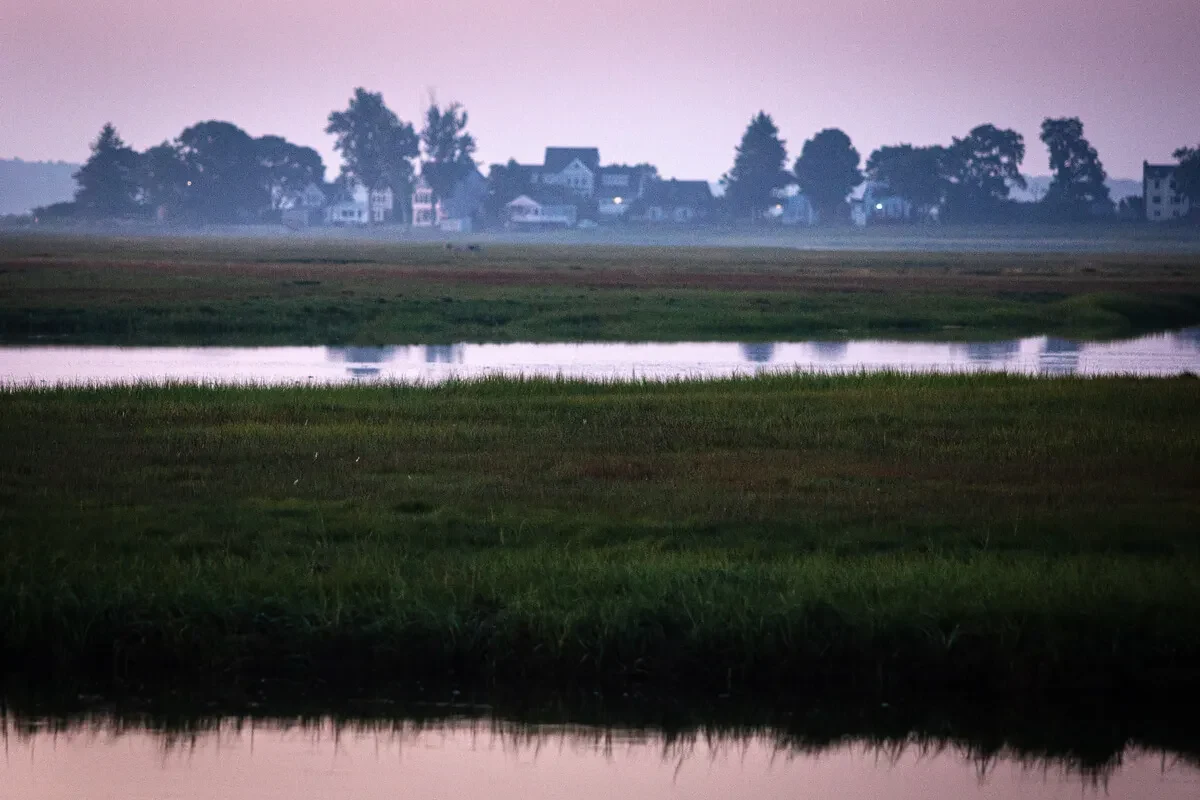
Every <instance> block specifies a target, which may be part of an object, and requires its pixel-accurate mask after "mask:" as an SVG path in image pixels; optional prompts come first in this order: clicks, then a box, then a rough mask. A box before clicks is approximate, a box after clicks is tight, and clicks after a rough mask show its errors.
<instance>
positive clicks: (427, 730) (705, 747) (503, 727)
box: [3, 717, 1200, 800]
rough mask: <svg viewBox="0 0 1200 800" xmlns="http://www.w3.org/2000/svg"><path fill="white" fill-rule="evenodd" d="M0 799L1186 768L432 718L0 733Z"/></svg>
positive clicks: (1085, 784) (591, 789) (1123, 787)
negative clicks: (0, 765)
mask: <svg viewBox="0 0 1200 800" xmlns="http://www.w3.org/2000/svg"><path fill="white" fill-rule="evenodd" d="M3 724H4V732H5V740H6V742H7V755H8V757H7V759H6V766H5V769H4V776H3V790H4V793H5V796H12V797H20V798H23V799H24V800H49V799H50V798H59V797H100V796H103V797H112V798H122V800H136V799H137V798H151V797H154V798H159V797H174V798H181V800H199V798H218V797H219V798H223V800H241V798H247V799H248V798H255V800H262V799H263V798H280V799H281V800H282V798H289V800H307V799H308V798H328V797H353V798H356V800H363V799H365V798H385V797H386V798H394V797H398V796H403V797H422V798H430V797H456V798H512V799H513V800H517V799H518V798H519V800H535V799H536V798H543V797H544V798H551V797H554V798H561V797H571V798H576V799H577V800H588V799H590V798H597V799H598V798H606V799H607V798H612V797H628V798H658V797H713V798H718V797H719V798H732V799H733V800H742V799H743V798H745V799H746V800H749V799H750V798H776V797H778V798H794V797H819V798H826V797H844V798H867V797H871V798H888V797H914V798H915V797H923V798H934V800H951V798H953V799H954V800H961V799H963V798H974V797H980V798H982V797H990V798H1004V799H1005V800H1016V798H1035V799H1036V798H1052V797H1055V798H1057V797H1065V796H1069V797H1101V796H1104V797H1112V798H1149V797H1155V798H1162V799H1163V800H1182V798H1185V797H1188V798H1191V797H1194V796H1195V791H1196V789H1197V786H1198V785H1200V769H1197V765H1196V762H1195V761H1194V760H1188V759H1185V758H1181V757H1178V756H1175V755H1170V754H1166V753H1162V752H1155V751H1152V750H1148V749H1142V748H1138V747H1131V748H1128V749H1126V750H1125V751H1124V752H1122V753H1120V754H1119V757H1117V758H1115V759H1114V760H1113V761H1112V762H1111V763H1110V764H1108V765H1106V766H1105V767H1104V768H1102V769H1081V768H1080V767H1079V765H1077V764H1073V763H1072V762H1071V761H1070V760H1069V759H1067V760H1064V759H1058V758H1053V757H1046V756H1043V755H1039V754H1036V753H1025V752H1021V751H1017V750H1013V749H1010V748H1007V747H1005V746H1003V745H992V746H990V747H981V746H979V745H973V744H970V743H964V742H956V741H953V740H948V739H944V738H936V737H926V736H918V735H914V734H907V735H896V736H892V737H888V738H877V739H873V740H869V739H857V740H853V739H845V738H834V739H828V738H820V739H816V740H813V739H808V738H805V737H804V736H799V735H795V734H789V733H786V732H780V731H773V730H769V729H752V730H743V731H729V730H721V729H693V730H690V731H679V732H674V733H660V732H655V731H652V730H645V729H632V730H628V729H613V728H604V727H588V726H581V725H563V724H557V725H521V724H517V723H511V722H505V721H502V720H483V721H480V720H466V719H442V720H437V721H434V722H424V723H422V722H414V721H404V720H387V721H378V720H376V721H361V722H346V721H340V722H337V723H335V722H332V721H330V720H328V719H313V718H308V719H305V720H297V719H249V718H237V719H216V720H207V721H205V720H201V721H197V722H193V723H185V724H184V725H178V726H176V727H172V728H159V729H155V728H153V727H151V725H152V723H150V724H145V723H140V722H139V721H137V720H121V721H118V720H112V719H106V718H103V717H94V718H93V717H82V718H76V719H74V720H71V721H56V720H44V719H27V720H23V721H21V722H20V723H10V721H8V720H7V719H6V720H5V721H4V723H3Z"/></svg>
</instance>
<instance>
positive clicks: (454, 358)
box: [425, 344, 466, 364]
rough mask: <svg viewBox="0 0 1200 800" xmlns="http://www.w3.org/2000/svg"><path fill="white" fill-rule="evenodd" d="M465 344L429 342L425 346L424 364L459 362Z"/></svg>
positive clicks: (461, 360) (461, 359)
mask: <svg viewBox="0 0 1200 800" xmlns="http://www.w3.org/2000/svg"><path fill="white" fill-rule="evenodd" d="M465 347H466V346H465V345H461V344H431V345H427V346H426V347H425V363H426V364H461V363H462V362H463V353H464V351H465Z"/></svg>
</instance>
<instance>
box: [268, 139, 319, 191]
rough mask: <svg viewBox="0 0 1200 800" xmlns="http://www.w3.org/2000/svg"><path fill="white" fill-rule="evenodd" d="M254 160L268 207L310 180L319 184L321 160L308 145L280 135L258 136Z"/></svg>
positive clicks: (304, 185) (302, 187) (301, 188)
mask: <svg viewBox="0 0 1200 800" xmlns="http://www.w3.org/2000/svg"><path fill="white" fill-rule="evenodd" d="M254 147H255V149H256V150H257V152H258V163H259V167H261V169H262V173H261V176H262V180H263V188H264V189H265V190H266V192H267V195H268V197H269V198H270V202H271V207H272V208H277V207H278V206H279V203H280V201H281V200H282V199H283V198H284V197H286V196H287V195H288V194H290V193H292V192H299V191H302V190H303V189H304V187H306V186H308V184H310V183H315V184H317V185H318V186H323V185H324V183H325V163H324V162H323V161H322V160H321V154H320V153H318V152H317V151H316V150H313V149H312V148H311V147H301V146H300V145H297V144H292V143H291V142H289V141H288V140H287V139H284V138H283V137H281V136H260V137H259V138H257V139H255V140H254Z"/></svg>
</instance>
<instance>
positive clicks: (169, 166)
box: [138, 142, 189, 218]
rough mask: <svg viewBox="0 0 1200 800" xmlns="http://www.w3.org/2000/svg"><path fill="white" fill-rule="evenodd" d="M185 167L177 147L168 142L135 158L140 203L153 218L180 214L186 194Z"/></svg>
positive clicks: (186, 172) (186, 169) (186, 168)
mask: <svg viewBox="0 0 1200 800" xmlns="http://www.w3.org/2000/svg"><path fill="white" fill-rule="evenodd" d="M188 175H189V172H188V167H187V164H185V163H184V161H183V155H182V154H181V153H180V152H179V148H178V147H176V146H175V145H173V144H170V143H169V142H163V143H162V144H160V145H157V146H155V147H151V148H150V149H149V150H147V151H146V152H144V153H142V154H141V155H139V156H138V184H139V186H140V187H141V201H142V203H143V205H145V206H146V207H147V208H149V209H150V211H151V213H153V214H155V215H159V214H161V215H162V216H163V217H164V218H166V217H173V216H176V215H178V214H179V212H180V211H181V210H182V208H183V206H184V202H185V200H186V198H187V191H188V188H189V187H188Z"/></svg>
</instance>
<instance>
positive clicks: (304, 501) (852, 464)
mask: <svg viewBox="0 0 1200 800" xmlns="http://www.w3.org/2000/svg"><path fill="white" fill-rule="evenodd" d="M1196 401H1197V388H1196V382H1195V381H1194V380H1189V379H1173V380H1136V379H1103V380H1073V379H1066V380H1049V379H1026V378H1018V377H1011V376H898V375H876V376H865V375H864V376H841V377H820V376H809V377H799V376H774V377H762V378H757V379H739V380H727V381H716V382H711V383H699V382H672V383H665V384H654V383H632V384H611V385H599V384H589V383H581V382H568V381H553V380H551V381H546V380H508V379H489V380H483V381H478V382H467V383H449V384H445V385H441V386H436V387H411V386H375V387H352V388H328V389H326V388H300V387H297V388H278V389H260V388H245V387H243V388H232V387H197V386H185V385H175V386H144V385H130V386H123V387H109V388H93V389H39V390H20V391H8V392H4V393H0V446H2V447H3V452H4V453H5V458H4V459H3V461H0V662H2V663H0V668H2V669H3V670H4V671H5V672H8V673H10V674H12V673H19V674H23V675H26V676H35V677H37V678H39V679H42V678H47V679H50V677H51V676H57V678H58V679H62V678H70V679H79V680H82V681H89V680H94V681H99V682H102V683H106V684H116V685H135V686H136V685H143V684H161V683H162V682H164V681H193V682H195V681H199V682H204V681H241V680H250V679H252V678H265V679H287V680H300V681H309V682H312V683H314V684H324V685H335V684H342V685H366V684H371V683H376V682H380V681H391V680H422V681H446V680H449V681H452V682H459V683H462V684H467V685H480V684H508V685H513V684H524V683H528V684H532V685H574V684H580V683H583V684H589V685H597V686H618V687H619V686H629V685H655V686H659V687H679V688H682V687H689V688H691V689H697V690H701V691H713V692H726V691H760V692H780V691H810V690H817V689H819V688H820V687H839V688H841V689H845V690H850V691H864V692H882V693H893V694H896V693H904V692H917V693H920V692H928V691H934V690H939V691H940V690H945V689H955V690H959V691H965V692H967V693H973V694H980V695H984V696H992V697H994V696H1010V695H1021V694H1038V693H1045V692H1052V691H1064V692H1078V691H1083V690H1100V691H1128V692H1140V691H1157V690H1165V689H1172V690H1178V689H1181V688H1188V687H1190V689H1189V690H1192V689H1194V688H1195V686H1196V685H1198V684H1197V682H1196V679H1197V676H1198V675H1200V623H1198V622H1197V620H1198V619H1200V617H1198V616H1197V611H1198V610H1200V582H1198V581H1196V579H1195V576H1196V574H1197V567H1200V540H1197V538H1196V536H1195V531H1196V527H1197V526H1196V523H1197V520H1198V519H1200V515H1198V511H1200V494H1198V492H1197V486H1200V424H1198V423H1200V417H1198V416H1197V414H1196Z"/></svg>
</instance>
